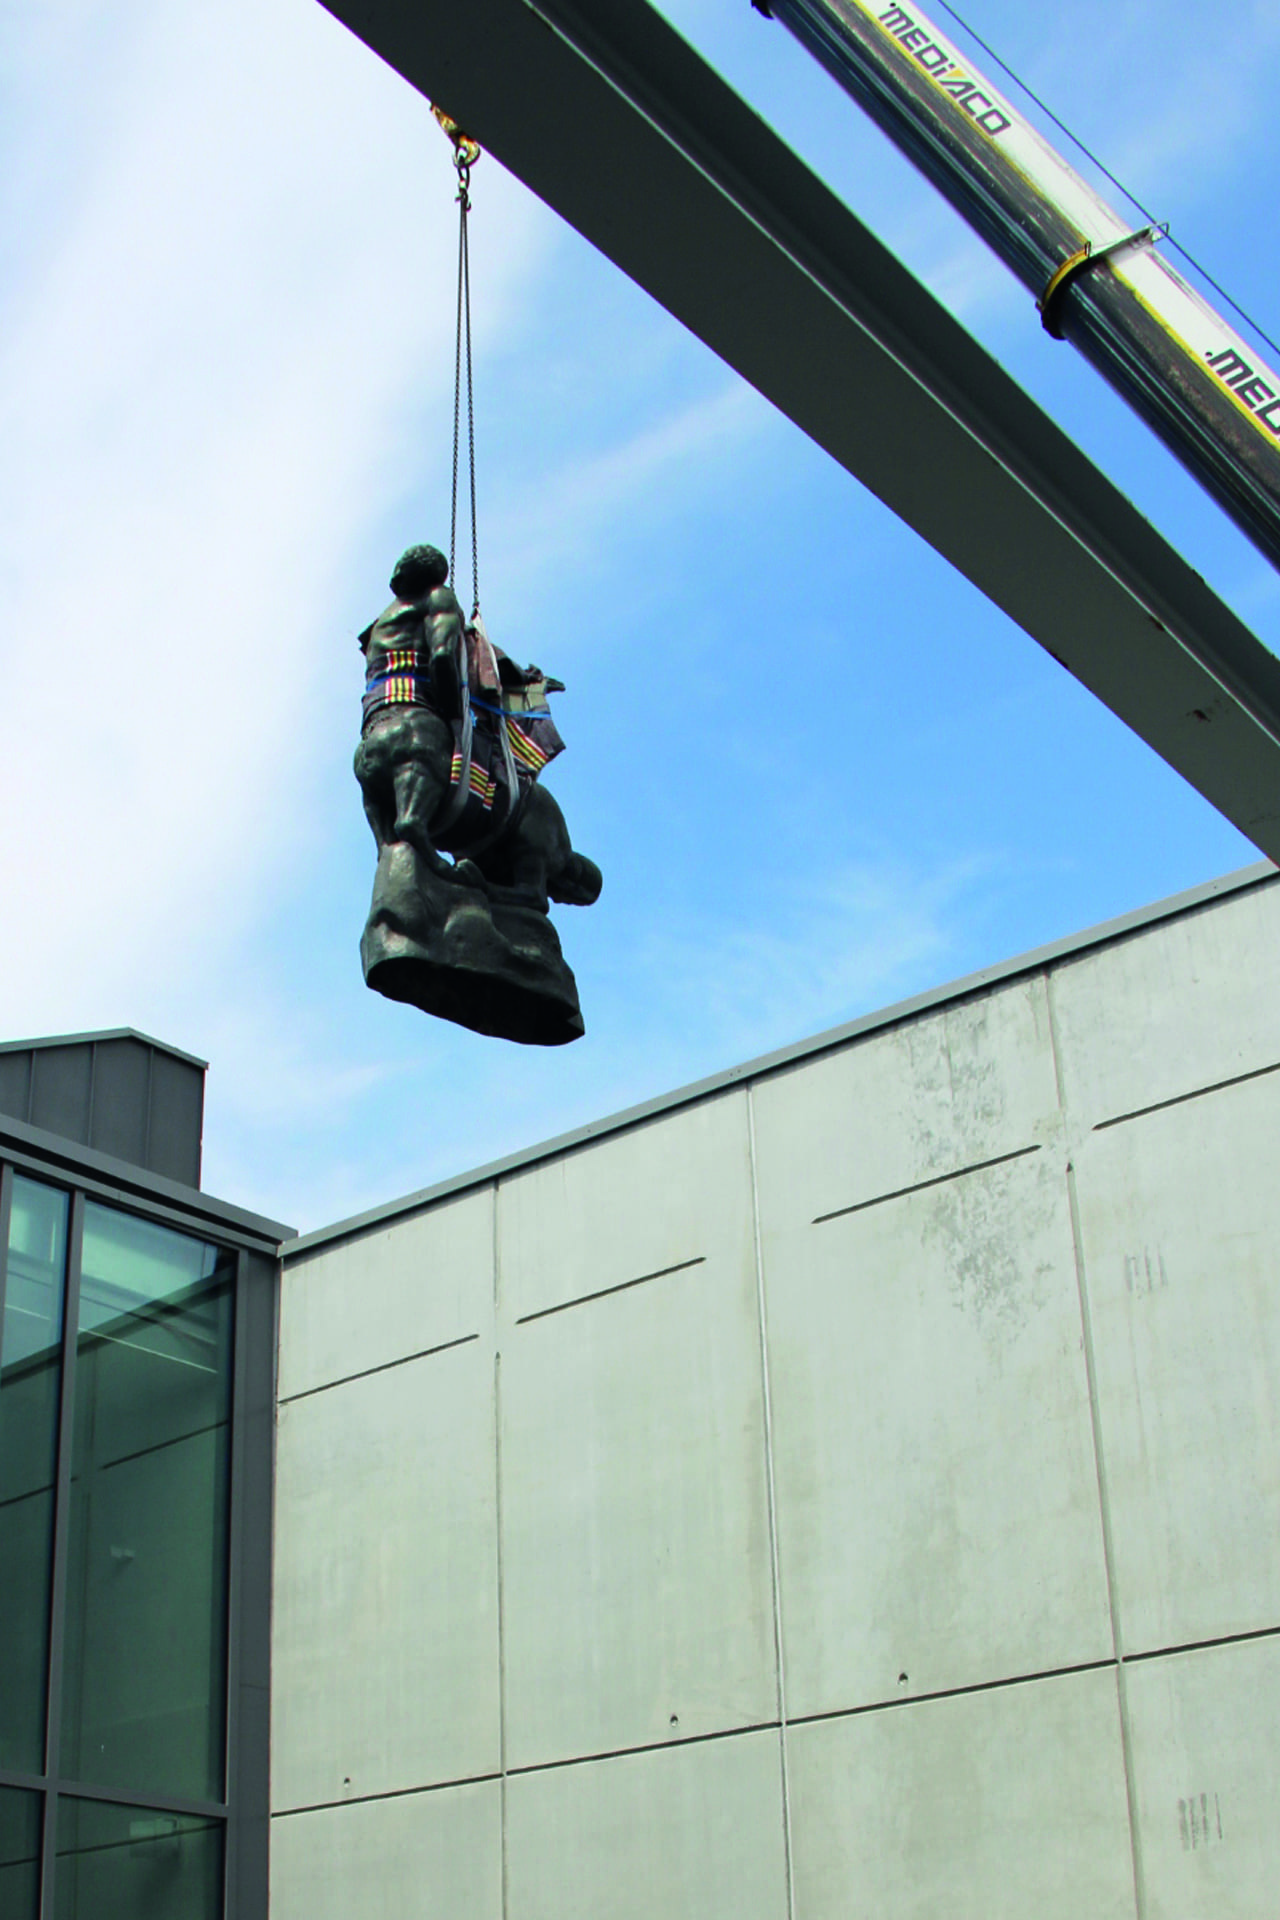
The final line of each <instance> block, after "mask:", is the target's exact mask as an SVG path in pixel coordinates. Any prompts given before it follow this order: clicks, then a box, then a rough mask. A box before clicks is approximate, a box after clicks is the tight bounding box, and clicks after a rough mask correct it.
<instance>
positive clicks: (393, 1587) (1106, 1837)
mask: <svg viewBox="0 0 1280 1920" xmlns="http://www.w3.org/2000/svg"><path fill="white" fill-rule="evenodd" d="M1278 953H1280V882H1265V883H1262V884H1258V885H1255V886H1252V887H1249V888H1247V889H1243V890H1240V891H1237V892H1234V893H1232V894H1229V895H1227V896H1226V897H1224V898H1222V899H1220V900H1218V901H1216V902H1214V903H1212V904H1210V905H1207V906H1203V907H1200V908H1199V909H1197V910H1194V911H1184V912H1181V913H1178V914H1175V915H1173V916H1172V917H1167V918H1165V919H1163V920H1157V921H1155V922H1154V923H1153V924H1151V925H1149V926H1147V927H1146V928H1145V929H1143V930H1140V931H1138V932H1136V933H1133V934H1130V935H1128V936H1127V937H1123V938H1113V939H1109V940H1107V941H1105V942H1103V943H1101V944H1099V945H1097V946H1094V947H1085V948H1083V949H1082V950H1080V951H1078V952H1077V953H1075V954H1074V955H1070V956H1067V957H1065V958H1061V959H1058V960H1055V961H1053V962H1052V963H1051V964H1046V965H1044V966H1041V967H1037V968H1034V969H1032V970H1030V971H1028V972H1026V973H1024V974H1022V975H1020V976H1017V977H1014V978H1011V979H1008V980H1006V981H1005V982H1003V983H1002V984H998V985H995V986H992V987H989V988H987V989H985V990H982V991H979V992H971V993H969V994H968V995H966V996H963V997H960V998H959V999H956V1000H952V1001H950V1002H943V1003H942V1004H939V1005H937V1006H935V1007H933V1008H931V1009H928V1010H925V1011H923V1012H919V1013H916V1014H914V1015H913V1016H912V1017H909V1018H905V1019H900V1020H898V1021H897V1022H896V1023H893V1024H890V1025H888V1026H886V1027H884V1028H883V1029H882V1030H880V1031H876V1032H871V1033H868V1034H866V1035H865V1036H864V1037H862V1038H860V1039H857V1040H856V1041H854V1042H852V1043H849V1044H845V1045H842V1046H840V1047H838V1048H836V1049H834V1050H828V1051H825V1052H820V1053H817V1054H815V1055H814V1056H813V1057H811V1058H808V1059H804V1060H800V1061H798V1062H796V1063H795V1064H793V1065H790V1066H788V1067H786V1068H785V1069H783V1070H774V1071H768V1072H763V1073H761V1074H760V1075H759V1076H758V1077H756V1078H754V1079H748V1081H747V1082H746V1083H745V1084H742V1085H740V1086H737V1087H735V1088H732V1089H726V1090H723V1091H720V1092H716V1093H714V1094H712V1095H710V1096H709V1097H706V1098H703V1099H700V1100H698V1101H697V1102H695V1103H693V1104H686V1105H684V1106H679V1107H676V1108H675V1109H673V1110H672V1111H670V1112H668V1113H666V1114H662V1115H659V1116H657V1117H655V1118H652V1119H650V1120H648V1121H647V1122H645V1123H644V1124H640V1125H632V1126H629V1127H626V1128H624V1129H622V1130H620V1131H617V1132H613V1133H606V1134H604V1135H602V1136H601V1137H600V1138H598V1139H596V1140H594V1141H593V1142H591V1143H590V1144H588V1145H585V1146H582V1147H579V1148H578V1149H577V1150H575V1151H573V1152H570V1153H567V1154H563V1155H561V1156H559V1157H556V1158H553V1159H550V1160H544V1161H542V1162H540V1163H535V1164H532V1165H529V1166H527V1167H525V1168H520V1169H516V1170H514V1171H512V1172H509V1173H507V1174H506V1175H504V1176H503V1177H502V1178H500V1179H497V1180H493V1181H490V1182H488V1183H486V1184H483V1185H481V1186H479V1187H478V1188H476V1189H475V1190H473V1191H469V1192H465V1193H462V1194H460V1195H457V1196H453V1197H449V1198H447V1199H445V1200H443V1201H441V1202H440V1203H439V1204H436V1205H434V1206H431V1207H429V1208H427V1209H425V1210H418V1211H415V1212H412V1213H410V1214H409V1215H407V1216H406V1217H403V1218H400V1219H395V1220H391V1221H389V1222H386V1223H383V1224H380V1225H376V1226H374V1227H372V1228H370V1229H368V1230H367V1231H363V1232H361V1233H359V1234H357V1235H356V1236H354V1237H347V1238H345V1239H339V1240H336V1241H334V1242H333V1243H332V1244H329V1245H327V1246H323V1247H321V1248H319V1249H314V1250H312V1251H310V1252H308V1253H307V1254H305V1255H304V1256H302V1257H300V1258H298V1259H296V1260H295V1261H293V1262H291V1263H290V1264H289V1265H288V1266H287V1268H286V1273H285V1280H284V1295H283V1307H282V1328H281V1348H280V1408H279V1456H278V1482H277V1501H276V1515H277V1539H276V1596H275V1622H276V1625H275V1656H274V1657H275V1667H274V1681H273V1688H274V1740H273V1806H274V1809H275V1817H274V1822H273V1869H272V1873H273V1881H272V1884H273V1906H272V1913H273V1920H347V1917H348V1916H349V1915H351V1914H353V1913H358V1914H360V1915H361V1916H366V1915H368V1916H383V1915H385V1916H389V1917H390V1916H397V1917H398V1916H401V1915H406V1916H407V1915H411V1914H412V1915H426V1916H431V1917H432V1920H599V1917H600V1916H608V1920H673V1917H675V1920H684V1917H686V1916H687V1920H852V1917H853V1916H863V1915H865V1916H876V1917H877V1920H881V1917H886V1920H899V1916H901V1917H902V1920H908V1917H910V1920H925V1917H926V1916H927V1917H928V1920H966V1917H967V1916H973V1917H974V1920H1000V1917H1003V1916H1009V1917H1010V1920H1013V1916H1018V1917H1019V1920H1021V1917H1024V1916H1025V1917H1026V1920H1080V1916H1083V1915H1087V1916H1089V1920H1113V1916H1114V1920H1121V1917H1122V1916H1125V1917H1131V1916H1135V1915H1141V1916H1142V1917H1143V1920H1156V1917H1157V1916H1159V1920H1206V1916H1213V1920H1234V1917H1235V1916H1239V1920H1259V1916H1261V1915H1263V1914H1265V1913H1269V1912H1271V1911H1272V1909H1273V1908H1274V1905H1275V1898H1276V1888H1277V1886H1280V1819H1277V1817H1276V1812H1275V1808H1276V1804H1277V1796H1278V1792H1280V1445H1278V1444H1277V1442H1278V1440H1280V1435H1278V1434H1277V1426H1278V1424H1280V1412H1278V1411H1277V1410H1278V1408H1280V1173H1278V1164H1280V994H1277V992H1276V972H1277V967H1276V956H1277V954H1278Z"/></svg>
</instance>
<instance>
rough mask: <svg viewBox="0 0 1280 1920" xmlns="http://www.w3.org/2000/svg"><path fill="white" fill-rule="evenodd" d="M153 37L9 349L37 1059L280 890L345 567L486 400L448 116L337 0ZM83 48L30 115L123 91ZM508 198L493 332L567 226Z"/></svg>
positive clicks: (24, 892)
mask: <svg viewBox="0 0 1280 1920" xmlns="http://www.w3.org/2000/svg"><path fill="white" fill-rule="evenodd" d="M131 24H132V26H133V27H134V37H133V44H132V48H131V56H130V60H129V63H128V65H127V69H126V71H125V72H124V73H123V74H122V75H121V76H120V80H121V89H122V91H121V97H120V99H119V101H118V103H117V111H116V113H115V114H114V116H113V118H112V119H111V120H110V123H109V124H102V123H98V124H97V133H96V141H97V144H96V145H94V144H93V143H90V149H89V151H87V152H85V153H84V154H82V155H81V166H82V173H81V175H80V184H79V190H78V192H77V193H74V194H72V195H70V196H69V197H67V198H66V199H65V201H64V202H63V203H60V207H59V212H58V220H59V223H60V224H59V226H58V230H57V232H56V236H55V237H54V239H52V240H51V241H49V242H48V243H47V244H46V245H44V246H43V248H42V249H40V250H37V253H36V255H35V256H34V257H33V259H32V260H31V262H30V263H29V268H30V271H29V276H28V278H27V280H26V282H25V284H24V285H23V286H22V288H21V289H20V293H19V297H18V298H17V299H16V300H15V301H14V302H12V303H11V305H10V309H9V313H8V317H7V319H6V321H5V323H4V326H3V330H2V331H0V392H3V393H4V395H5V396H6V398H5V401H4V405H3V412H2V413H0V431H3V435H4V441H5V448H6V455H7V459H6V463H5V469H4V475H5V477H4V478H3V480H0V525H3V527H4V536H3V538H4V548H3V553H2V554H0V608H2V614H3V617H2V621H0V634H2V635H3V638H2V639H0V683H2V684H3V688H4V697H3V701H2V702H0V761H2V763H3V765H4V768H5V779H6V791H7V795H8V816H9V822H10V830H9V832H8V833H7V834H6V835H5V837H4V841H3V846H2V847H0V887H2V888H3V892H4V897H5V899H6V903H7V905H8V908H9V911H10V913H11V914H12V915H13V916H14V917H15V918H16V919H17V920H18V921H19V922H20V923H21V924H22V925H23V926H24V927H25V928H26V929H27V930H28V937H27V939H26V940H25V941H24V942H23V943H22V945H21V946H20V947H18V946H13V945H11V946H10V948H9V951H8V953H7V957H6V962H5V967H4V976H5V978H4V986H5V1001H6V1029H7V1031H9V1032H19V1031H22V1030H24V1029H25V1030H33V1029H36V1030H38V1029H41V1028H45V1027H49V1026H58V1025H61V1026H64V1027H65V1026H66V1025H68V1024H69V1023H70V1022H72V1021H74V1022H75V1023H77V1024H80V1023H84V1024H89V1025H92V1024H99V1023H102V1024H114V1023H115V1021H116V1020H117V1019H118V1018H119V1009H120V1007H121V1005H122V1004H124V1003H125V1002H126V1001H130V1002H131V1003H133V1004H136V1002H137V1000H138V999H140V998H141V999H145V998H146V997H147V993H148V990H147V988H146V986H145V985H144V984H143V983H145V982H146V980H147V977H148V975H149V974H151V975H157V974H158V975H161V976H163V977H164V978H166V979H170V978H173V977H175V976H178V975H183V974H187V973H189V972H190V970H191V969H193V968H194V969H195V976H193V977H192V985H193V986H194V985H195V977H198V975H199V973H200V971H201V969H200V967H199V958H200V955H201V953H202V951H203V953H204V957H205V962H206V967H207V964H208V957H209V956H208V952H207V949H208V946H209V943H210V942H211V941H213V942H214V943H219V942H221V943H222V944H223V945H224V946H225V944H226V943H227V942H229V941H230V940H231V939H233V937H234V935H235V934H236V932H237V931H238V930H240V929H242V928H243V927H244V926H245V925H246V924H247V923H248V922H249V920H250V919H251V917H252V916H253V914H254V913H255V911H257V910H259V909H260V907H261V901H262V894H263V890H264V889H265V888H267V887H268V886H270V885H272V884H277V885H278V884H279V876H280V873H281V871H282V869H283V870H286V871H287V870H288V867H289V863H290V859H291V850H292V849H293V848H294V847H296V845H297V841H298V837H299V835H300V834H302V833H303V832H305V823H304V822H303V820H302V819H301V818H300V815H301V809H302V805H303V802H304V800H305V797H306V780H305V766H306V762H307V758H308V756H309V755H310V754H313V753H314V728H313V727H312V726H311V725H310V724H309V722H310V720H311V719H312V717H313V715H314V712H315V710H316V705H317V702H323V701H324V700H325V699H326V698H327V690H326V688H325V685H324V683H325V681H326V679H327V678H328V677H329V676H330V674H331V671H332V662H333V661H334V659H335V658H336V657H337V647H336V642H337V641H338V640H339V639H340V638H341V631H340V627H339V631H338V633H336V634H335V626H336V625H338V622H337V621H336V619H335V610H334V608H335V597H336V595H337V594H338V593H339V592H340V590H341V583H342V579H343V572H344V567H349V566H350V563H351V557H352V555H353V554H354V553H356V552H358V551H359V548H360V545H361V542H362V541H364V540H366V539H367V538H368V535H369V529H370V528H371V526H373V525H375V524H376V522H377V521H378V519H379V517H380V516H383V515H385V514H386V512H387V510H388V508H389V506H393V505H394V504H395V502H396V501H397V499H398V498H399V496H400V495H401V494H403V493H406V492H408V491H410V490H411V489H412V488H414V487H415V486H417V487H420V486H421V485H422V484H423V475H424V472H427V473H429V472H430V471H431V469H432V466H433V462H432V460H431V458H430V456H429V452H428V446H427V442H426V438H425V435H426V429H427V427H428V425H429V424H430V423H431V422H432V421H433V420H434V418H435V416H436V414H438V412H439V402H440V399H441V396H442V394H443V392H444V390H445V389H446V388H447V386H448V383H449V381H450V380H451V375H452V352H451V348H452V340H451V324H452V314H451V302H452V286H451V276H452V271H453V267H452V246H453V238H452V235H453V224H452V223H453V219H454V213H453V203H452V175H451V173H450V170H449V164H448V149H447V147H446V146H445V144H444V141H443V138H442V137H441V136H439V135H438V133H437V132H436V130H435V128H434V126H433V123H432V122H431V121H430V119H429V116H428V115H427V112H426V108H425V104H424V103H423V102H422V101H421V100H420V99H419V98H418V97H417V96H416V95H414V94H412V93H411V92H410V91H409V89H407V88H405V87H404V85H403V83H402V82H400V81H399V80H398V79H396V78H395V76H393V75H391V74H390V73H389V72H388V71H387V70H386V69H385V68H383V67H381V65H380V64H379V63H378V62H377V61H376V60H374V59H373V57H372V56H371V55H370V54H368V52H367V51H366V50H365V49H363V48H362V47H360V46H359V44H358V43H357V42H355V41H354V40H352V39H351V38H350V37H349V36H348V35H347V34H346V33H345V31H344V30H342V29H341V28H339V27H338V26H337V24H336V23H335V22H334V21H333V20H332V19H331V18H330V17H329V16H327V15H325V14H323V13H322V11H321V10H320V9H319V8H318V7H316V6H314V5H313V4H312V0H306V5H305V6H299V5H296V4H293V0H279V4H277V5H274V6H265V7H264V6H257V7H250V6H248V5H247V4H241V5H240V6H238V7H233V6H229V5H214V4H212V0H203V3H202V4H190V5H186V6H184V7H183V8H181V9H178V10H176V11H174V10H171V9H167V8H164V7H161V6H159V5H154V6H149V7H146V8H142V7H139V8H137V9H135V12H134V14H133V16H131ZM67 51H68V50H67V47H66V46H65V45H52V46H50V45H44V46H43V47H42V46H41V45H40V44H39V43H37V44H36V47H35V51H34V53H33V51H32V48H31V47H28V48H27V59H28V64H29V66H30V67H31V69H32V72H33V77H32V99H31V100H30V101H29V103H28V106H27V111H28V113H30V114H32V115H34V114H37V113H39V112H41V111H43V112H44V113H46V114H48V113H54V112H56V114H57V115H58V116H59V117H60V118H65V119H66V120H67V121H68V122H69V123H70V124H72V125H75V124H76V123H77V120H78V114H79V108H80V105H81V102H82V101H86V100H87V99H88V98H89V97H90V96H91V95H92V93H93V90H94V87H95V84H96V74H95V71H94V66H93V62H92V61H89V62H87V63H84V64H77V62H76V61H75V59H74V58H68V57H67ZM37 56H39V57H37ZM37 81H38V82H39V84H37ZM86 117H87V119H88V120H89V121H90V123H93V122H94V116H93V115H92V114H87V116H86ZM31 137H32V140H33V141H38V139H39V138H41V137H43V136H42V135H41V134H37V133H33V134H32V136H31ZM7 138H8V142H9V144H10V146H11V148H12V147H17V148H19V149H20V146H21V131H20V129H15V128H13V127H12V126H11V127H10V128H9V130H8V135H7ZM488 178H489V182H490V187H489V194H488V202H487V213H488V217H489V219H490V223H491V227H492V229H493V230H494V231H495V233H496V234H497V235H498V236H500V243H499V244H496V245H495V246H494V249H493V255H494V257H493V261H492V263H491V266H490V269H489V277H488V283H487V289H486V298H485V301H484V303H483V305H482V309H481V312H480V314H479V316H478V319H479V322H480V325H481V327H482V329H484V328H491V327H493V326H495V325H497V324H501V323H502V318H503V312H504V309H503V301H504V298H505V299H506V300H507V301H508V303H510V301H511V300H512V298H513V296H514V295H515V293H516V290H518V288H519V286H520V285H521V283H522V281H524V280H525V279H526V278H527V277H528V276H529V275H530V274H531V273H533V272H534V271H536V269H537V266H538V263H539V259H540V257H541V256H542V255H543V254H544V253H545V250H546V246H547V243H548V236H549V234H550V233H551V231H552V229H551V227H550V224H549V222H548V219H547V216H545V214H543V213H542V212H541V210H539V209H537V208H536V206H535V205H534V203H532V202H531V201H530V200H529V199H528V197H527V196H525V195H523V194H522V193H521V192H520V191H519V190H518V189H516V188H515V187H514V186H513V183H511V182H510V181H509V180H507V179H506V178H505V176H503V175H502V174H501V173H500V171H498V170H497V169H496V168H495V169H492V170H491V171H490V174H489V176H488ZM436 260H438V261H439V262H440V263H441V264H440V267H439V271H438V273H437V270H436V268H435V265H434V262H435V261H436ZM433 409H434V410H435V412H434V413H433ZM434 464H435V465H436V466H438V465H439V462H436V463H434ZM379 564H380V565H381V564H382V563H381V562H380V563H379ZM206 977H207V975H206Z"/></svg>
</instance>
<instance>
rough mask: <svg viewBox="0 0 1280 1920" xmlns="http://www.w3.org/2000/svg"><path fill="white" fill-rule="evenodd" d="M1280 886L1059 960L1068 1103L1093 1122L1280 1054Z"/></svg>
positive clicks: (1057, 991) (1055, 990)
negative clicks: (1277, 977) (1279, 973)
mask: <svg viewBox="0 0 1280 1920" xmlns="http://www.w3.org/2000/svg"><path fill="white" fill-rule="evenodd" d="M1277 951H1280V884H1278V883H1276V882H1274V881H1272V882H1268V883H1264V884H1263V885H1262V886H1259V887H1253V888H1250V889H1249V890H1248V891H1247V892H1245V893H1238V894H1233V895H1231V896H1230V897H1229V898H1227V899H1225V900H1219V901H1215V902H1214V903H1213V904H1212V905H1210V906H1207V907H1202V908H1200V909H1199V911H1197V912H1195V913H1189V914H1187V915H1186V916H1185V917H1184V918H1182V919H1179V920H1168V921H1162V922H1160V923H1159V924H1158V925H1157V926H1154V927H1152V928H1150V929H1149V930H1148V931H1147V932H1145V933H1139V934H1134V935H1133V936H1132V937H1131V938H1129V939H1127V940H1120V941H1117V942H1116V943H1115V945H1113V946H1107V947H1102V948H1101V949H1099V950H1098V951H1097V952H1095V953H1090V954H1086V955H1085V956H1084V957H1083V958H1082V959H1079V960H1072V961H1068V962H1067V963H1065V964H1064V965H1062V966H1060V967H1057V968H1055V969H1054V974H1053V987H1052V997H1053V1010H1054V1018H1055V1021H1056V1024H1057V1033H1058V1048H1059V1055H1060V1060H1061V1067H1062V1079H1063V1087H1064V1090H1065V1094H1066V1099H1067V1104H1068V1105H1069V1106H1070V1107H1071V1109H1072V1110H1073V1112H1074V1113H1075V1114H1076V1115H1077V1117H1078V1118H1079V1119H1081V1120H1083V1121H1084V1122H1086V1123H1087V1124H1089V1125H1094V1124H1095V1123H1096V1122H1097V1121H1099V1120H1105V1119H1110V1118H1114V1117H1115V1116H1116V1115H1117V1114H1122V1113H1134V1112H1136V1111H1137V1110H1138V1109H1139V1108H1141V1107H1149V1106H1154V1105H1155V1104H1156V1102H1158V1101H1160V1100H1171V1099H1174V1098H1176V1096H1177V1095H1179V1094H1183V1093H1191V1092H1194V1091H1195V1090H1196V1089H1197V1088H1198V1087H1204V1086H1211V1085H1213V1084H1215V1083H1216V1082H1217V1081H1219V1080H1227V1079H1230V1078H1231V1077H1232V1076H1233V1075H1234V1074H1238V1073H1249V1072H1251V1071H1252V1070H1253V1069H1254V1068H1255V1067H1263V1066H1270V1065H1274V1064H1275V1063H1276V1062H1277V1061H1280V995H1278V994H1277V993H1276V992H1275V991H1274V956H1275V954H1276V953H1277Z"/></svg>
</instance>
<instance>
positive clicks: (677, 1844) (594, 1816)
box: [273, 1733, 787, 1920]
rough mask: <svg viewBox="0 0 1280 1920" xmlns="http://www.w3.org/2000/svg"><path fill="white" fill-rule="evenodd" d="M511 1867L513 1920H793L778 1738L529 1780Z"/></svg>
mask: <svg viewBox="0 0 1280 1920" xmlns="http://www.w3.org/2000/svg"><path fill="white" fill-rule="evenodd" d="M507 1864H508V1875H509V1891H508V1906H507V1913H508V1920H602V1916H605V1915H607V1916H608V1920H666V1917H667V1916H670V1920H786V1915H787V1884H786V1855H785V1845H784V1839H783V1824H782V1770H781V1764H780V1755H779V1746H778V1735H777V1734H776V1733H755V1734H745V1735H743V1736H742V1737H740V1738H737V1739H728V1740H708V1741H702V1742H699V1743H697V1744H696V1745H693V1746H685V1747H673V1748H670V1749H668V1750H667V1751H665V1752H660V1753H637V1754H629V1755H626V1756H624V1757H622V1758H620V1759H612V1760H597V1761H592V1762H590V1763H588V1764H587V1765H585V1766H578V1767H555V1768H552V1769H550V1770H549V1771H547V1772H545V1773H531V1774H523V1775H517V1776H516V1777H514V1778H513V1779H510V1780H509V1781H508V1782H507ZM273 1920H274V1916H273Z"/></svg>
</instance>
